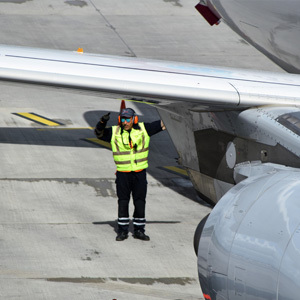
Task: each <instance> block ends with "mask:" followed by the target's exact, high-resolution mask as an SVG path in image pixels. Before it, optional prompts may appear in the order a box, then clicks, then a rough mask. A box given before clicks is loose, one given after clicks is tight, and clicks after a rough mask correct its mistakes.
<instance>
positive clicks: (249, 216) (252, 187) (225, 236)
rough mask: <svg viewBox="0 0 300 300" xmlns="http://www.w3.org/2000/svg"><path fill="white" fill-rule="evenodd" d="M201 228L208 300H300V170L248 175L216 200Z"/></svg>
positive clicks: (201, 259)
mask: <svg viewBox="0 0 300 300" xmlns="http://www.w3.org/2000/svg"><path fill="white" fill-rule="evenodd" d="M202 225H203V224H202ZM201 231H202V233H201V238H200V243H199V248H198V272H199V280H200V285H201V288H202V291H203V294H204V297H205V299H212V300H214V299H228V300H234V299H251V300H254V299H255V300H256V299H261V300H266V299H299V295H300V172H297V171H295V172H292V171H279V172H275V173H273V174H265V175H260V176H256V177H250V178H248V179H245V180H244V181H242V182H240V183H239V184H238V185H236V186H235V187H233V188H232V189H231V190H230V191H229V192H227V194H225V195H224V196H223V198H222V199H221V200H220V201H219V202H218V203H217V205H216V206H215V208H214V209H213V210H212V212H211V213H210V215H209V217H208V218H207V220H206V222H205V225H204V226H203V228H201Z"/></svg>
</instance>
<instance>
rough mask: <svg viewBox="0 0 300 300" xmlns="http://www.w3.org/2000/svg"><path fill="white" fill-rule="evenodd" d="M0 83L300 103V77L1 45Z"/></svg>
mask: <svg viewBox="0 0 300 300" xmlns="http://www.w3.org/2000/svg"><path fill="white" fill-rule="evenodd" d="M0 79H2V80H8V81H21V82H27V83H32V84H43V85H52V86H59V87H68V88H79V89H85V90H95V91H101V92H108V93H112V94H121V95H124V96H139V97H145V98H147V99H149V98H150V99H153V100H155V99H157V100H173V101H188V102H192V103H194V104H206V105H210V106H214V105H221V106H226V107H238V106H239V107H249V106H259V105H269V104H277V105H283V104H284V105H289V104H298V103H300V79H299V76H297V75H291V74H274V73H263V72H256V71H255V72H254V71H253V72H251V71H243V70H235V69H224V68H222V69H221V68H211V67H207V66H198V65H192V64H184V63H178V62H165V61H151V60H142V59H136V58H129V57H113V56H102V55H96V54H85V53H81V52H68V51H58V50H45V49H33V48H23V47H8V46H0Z"/></svg>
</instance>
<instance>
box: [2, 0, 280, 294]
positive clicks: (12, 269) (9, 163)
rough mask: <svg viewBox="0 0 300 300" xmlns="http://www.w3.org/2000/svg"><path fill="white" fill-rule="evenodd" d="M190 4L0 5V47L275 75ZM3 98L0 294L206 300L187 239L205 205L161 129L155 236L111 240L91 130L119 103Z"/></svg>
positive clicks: (109, 177)
mask: <svg viewBox="0 0 300 300" xmlns="http://www.w3.org/2000/svg"><path fill="white" fill-rule="evenodd" d="M196 4H197V1H191V0H185V1H180V0H164V1H158V0H153V1H145V0H139V1H135V0H127V1H117V0H105V1H104V0H92V1H88V0H86V1H81V0H74V1H62V0H43V1H38V0H27V1H26V0H0V14H1V19H0V24H1V31H0V43H1V44H9V45H21V46H32V47H42V48H50V49H51V48H55V49H64V50H77V48H83V50H84V51H85V52H90V53H103V54H111V55H125V56H133V57H145V58H155V59H165V60H166V59H167V60H173V61H185V62H193V63H199V64H210V65H217V66H230V67H243V68H252V69H255V68H257V69H261V70H270V71H280V69H279V68H278V67H277V66H275V65H274V64H273V63H272V62H270V61H269V60H268V59H267V58H265V57H263V56H262V55H261V54H260V53H258V52H257V51H256V50H255V49H253V48H252V47H251V46H249V45H248V44H246V43H245V42H243V41H242V40H241V39H240V38H239V37H237V36H236V35H235V34H234V33H232V32H231V31H230V30H229V29H228V28H227V27H226V26H225V25H224V24H221V25H219V26H218V27H215V28H211V27H210V26H209V25H208V24H207V23H206V21H205V20H203V19H202V17H201V16H200V15H199V14H198V12H197V11H196V10H195V9H194V6H195V5H196ZM0 91H1V92H0V116H1V117H0V139H1V140H0V141H1V143H0V149H1V155H0V164H1V171H0V189H1V198H0V203H1V204H0V205H1V210H0V220H1V221H0V228H1V237H0V298H1V299H28V300H29V299H30V300H33V299H34V300H35V299H74V300H77V299H118V300H137V299H145V300H154V299H173V300H175V299H176V300H179V299H182V300H183V299H184V300H185V299H193V300H195V299H203V298H202V294H201V290H200V287H199V282H198V277H197V276H198V275H197V259H196V256H195V254H194V250H193V234H194V230H195V228H196V226H197V224H198V223H199V221H200V220H201V219H202V218H203V217H204V216H205V215H206V214H208V213H209V212H210V210H211V207H209V206H208V205H206V204H205V203H204V202H203V201H201V199H200V198H199V197H198V196H197V195H196V193H195V191H194V189H193V187H192V185H191V182H190V181H189V179H188V178H187V177H186V176H185V174H184V172H183V171H182V169H180V166H178V165H177V160H176V159H177V157H178V155H177V153H176V150H175V149H174V147H173V144H172V141H171V140H170V138H169V135H168V133H167V131H165V132H161V133H159V134H157V135H156V136H153V137H152V138H151V145H150V156H149V161H150V167H149V170H148V196H147V209H146V217H147V226H146V232H147V234H149V235H150V238H151V240H150V241H149V242H143V241H140V240H135V239H133V237H132V236H131V235H130V236H129V238H128V239H127V240H125V241H123V242H116V241H115V237H116V232H115V226H116V218H117V200H116V194H115V182H114V180H115V165H114V163H113V159H112V155H111V151H110V149H108V148H107V147H106V145H103V144H99V143H97V141H96V140H95V136H94V134H93V129H92V127H93V126H95V124H96V123H97V121H98V119H99V118H100V117H101V116H102V115H103V114H105V113H107V112H111V120H110V123H109V125H113V124H114V122H115V121H116V118H117V115H118V111H119V108H120V99H112V98H105V97H104V96H103V95H99V94H87V93H83V92H79V91H76V92H72V91H64V90H60V89H53V90H51V89H45V88H41V87H38V88H37V87H32V86H24V85H17V84H8V83H1V84H0ZM127 106H130V107H133V108H134V109H135V110H136V112H137V114H138V115H139V117H140V120H142V121H145V122H148V121H154V120H156V119H158V118H159V115H158V113H157V111H156V109H155V107H154V106H153V105H150V104H141V103H137V102H129V101H127ZM40 118H42V119H40ZM50 121H51V122H53V123H49V122H50ZM132 209H133V207H132V206H131V212H132Z"/></svg>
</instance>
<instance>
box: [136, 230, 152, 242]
mask: <svg viewBox="0 0 300 300" xmlns="http://www.w3.org/2000/svg"><path fill="white" fill-rule="evenodd" d="M133 237H134V238H135V239H139V240H142V241H150V237H149V236H148V235H146V234H145V233H144V232H142V231H135V232H134V235H133Z"/></svg>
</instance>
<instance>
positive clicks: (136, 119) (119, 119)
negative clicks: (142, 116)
mask: <svg viewBox="0 0 300 300" xmlns="http://www.w3.org/2000/svg"><path fill="white" fill-rule="evenodd" d="M123 110H127V111H130V112H131V113H132V114H133V115H132V120H133V124H134V125H135V124H137V123H138V122H139V117H138V116H137V115H136V114H135V111H134V110H133V109H132V108H124V109H123ZM123 110H122V111H123ZM125 118H126V117H125ZM121 119H122V117H121V115H119V116H118V122H119V124H122V122H121Z"/></svg>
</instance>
